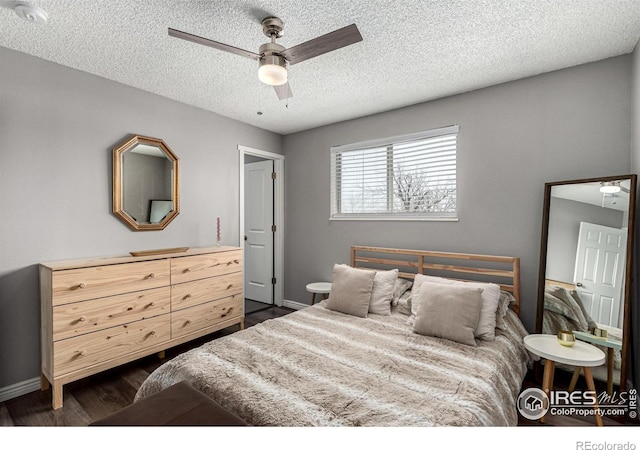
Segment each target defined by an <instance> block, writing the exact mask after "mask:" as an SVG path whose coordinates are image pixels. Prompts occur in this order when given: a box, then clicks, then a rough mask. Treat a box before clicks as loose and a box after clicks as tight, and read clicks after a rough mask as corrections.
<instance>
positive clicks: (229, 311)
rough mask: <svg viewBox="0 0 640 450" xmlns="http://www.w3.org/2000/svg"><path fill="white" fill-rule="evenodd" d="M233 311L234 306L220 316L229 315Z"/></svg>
mask: <svg viewBox="0 0 640 450" xmlns="http://www.w3.org/2000/svg"><path fill="white" fill-rule="evenodd" d="M231 311H233V306H232V307H231V308H229V309H228V310H227V312H225V313H224V314H222V315H220V317H227V316H228V315H229V314H230V313H231Z"/></svg>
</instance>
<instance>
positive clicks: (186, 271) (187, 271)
mask: <svg viewBox="0 0 640 450" xmlns="http://www.w3.org/2000/svg"><path fill="white" fill-rule="evenodd" d="M189 272H191V269H190V268H189V267H187V268H186V269H184V270H183V271H182V273H189Z"/></svg>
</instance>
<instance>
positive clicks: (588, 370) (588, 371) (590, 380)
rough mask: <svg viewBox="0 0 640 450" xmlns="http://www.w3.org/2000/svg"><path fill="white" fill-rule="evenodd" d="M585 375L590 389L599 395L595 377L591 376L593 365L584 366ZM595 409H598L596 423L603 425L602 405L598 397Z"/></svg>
mask: <svg viewBox="0 0 640 450" xmlns="http://www.w3.org/2000/svg"><path fill="white" fill-rule="evenodd" d="M584 377H585V378H586V380H587V387H588V388H589V390H590V391H592V392H593V393H594V395H597V392H596V386H595V384H594V383H593V377H592V376H591V367H585V368H584ZM593 409H595V411H596V424H597V425H598V426H599V427H601V426H602V417H601V416H600V407H599V406H598V400H597V399H596V404H595V405H594V406H593Z"/></svg>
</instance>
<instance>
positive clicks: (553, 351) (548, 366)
mask: <svg viewBox="0 0 640 450" xmlns="http://www.w3.org/2000/svg"><path fill="white" fill-rule="evenodd" d="M524 346H525V347H526V348H527V350H529V351H530V352H531V353H535V354H536V355H538V356H540V357H542V358H545V359H546V360H547V361H546V362H545V364H544V375H543V376H542V390H543V391H544V392H545V394H547V395H549V393H550V392H551V390H552V389H553V373H554V371H555V367H556V363H561V364H568V365H570V366H576V367H577V368H582V370H583V371H584V378H585V379H586V380H587V387H588V388H589V389H590V390H592V391H594V392H595V390H596V387H595V384H594V382H593V376H592V375H591V368H592V367H596V366H600V365H602V364H603V363H604V361H605V355H604V352H603V351H602V350H600V349H599V348H597V347H594V346H593V345H589V344H587V343H586V342H581V341H576V343H575V345H574V346H573V347H565V346H563V345H561V344H560V343H559V342H558V338H557V337H556V336H555V335H553V334H530V335H529V336H526V337H525V338H524ZM593 407H594V409H595V413H596V414H595V415H596V424H597V425H598V426H599V427H601V426H602V417H601V416H600V409H599V407H598V403H597V402H596V403H595V405H594V406H593ZM544 420H545V418H544V417H542V418H541V419H540V422H543V423H544Z"/></svg>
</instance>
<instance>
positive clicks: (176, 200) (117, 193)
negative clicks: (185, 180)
mask: <svg viewBox="0 0 640 450" xmlns="http://www.w3.org/2000/svg"><path fill="white" fill-rule="evenodd" d="M138 144H144V145H149V146H153V147H158V148H159V149H160V150H161V151H162V152H163V153H164V154H165V155H166V157H167V159H169V161H170V162H171V165H172V168H171V174H172V176H171V178H172V179H171V200H172V201H173V211H171V212H169V214H167V215H166V216H165V217H164V218H163V219H162V220H161V221H160V222H159V223H139V222H138V221H136V220H135V219H134V218H133V217H132V216H131V215H130V214H129V213H127V212H126V211H125V210H124V199H123V193H124V189H123V188H124V186H123V184H124V183H123V175H124V171H123V161H124V154H125V153H126V152H128V151H129V150H132V149H133V148H135V146H136V145H138ZM179 179H180V164H179V159H178V157H177V156H176V155H175V153H173V152H172V151H171V149H170V148H169V146H168V145H167V144H165V142H164V141H163V140H162V139H157V138H153V137H149V136H141V135H138V134H136V135H132V136H131V137H130V138H129V139H127V140H126V141H125V142H123V143H122V144H120V145H118V146H116V147H114V149H113V214H115V215H116V216H117V217H118V218H119V219H120V220H122V221H123V222H124V223H125V224H127V225H128V226H129V227H130V228H131V229H132V230H135V231H154V230H164V229H165V227H166V226H167V225H169V223H170V222H171V221H172V220H173V219H175V218H176V216H177V215H178V214H180V185H179Z"/></svg>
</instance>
